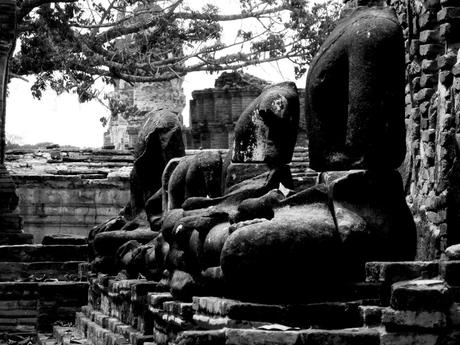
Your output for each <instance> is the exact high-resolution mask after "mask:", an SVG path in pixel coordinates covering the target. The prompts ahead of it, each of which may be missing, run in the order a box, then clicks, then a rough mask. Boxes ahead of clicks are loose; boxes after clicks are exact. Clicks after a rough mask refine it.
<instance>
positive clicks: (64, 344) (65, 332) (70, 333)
mask: <svg viewBox="0 0 460 345" xmlns="http://www.w3.org/2000/svg"><path fill="white" fill-rule="evenodd" d="M38 335H39V336H38V338H39V339H40V341H41V343H42V345H70V344H80V345H90V343H89V342H88V341H87V340H86V339H85V338H84V337H83V335H82V334H81V333H80V332H79V331H78V330H77V329H76V327H69V326H67V327H63V326H54V327H53V333H52V334H46V335H45V334H43V333H39V334H38Z"/></svg>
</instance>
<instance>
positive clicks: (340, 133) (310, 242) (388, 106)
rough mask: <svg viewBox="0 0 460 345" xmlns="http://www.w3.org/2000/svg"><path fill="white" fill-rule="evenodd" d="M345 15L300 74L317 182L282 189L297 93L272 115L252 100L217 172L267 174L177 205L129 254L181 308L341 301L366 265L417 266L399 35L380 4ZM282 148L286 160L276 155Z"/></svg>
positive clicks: (360, 4)
mask: <svg viewBox="0 0 460 345" xmlns="http://www.w3.org/2000/svg"><path fill="white" fill-rule="evenodd" d="M353 5H356V6H353ZM346 7H347V8H346V12H345V14H344V15H343V18H342V19H341V20H340V22H339V23H338V25H337V27H336V29H335V30H334V31H333V32H332V33H331V35H330V37H329V38H328V39H327V40H326V41H325V43H324V44H323V46H322V47H321V49H320V51H319V53H318V55H317V57H316V58H315V59H314V61H313V62H312V64H311V66H310V70H309V74H308V77H307V90H306V118H307V129H308V133H309V148H310V164H311V167H312V168H313V169H315V170H317V171H318V172H319V177H318V182H317V184H316V185H315V186H313V187H311V188H307V189H304V190H290V191H288V192H281V190H282V189H283V188H279V187H280V183H282V184H284V183H286V182H285V181H286V178H285V176H286V174H284V173H280V172H282V171H283V169H285V167H286V163H288V162H289V161H290V158H291V157H292V150H293V142H295V140H294V141H292V140H291V139H292V132H291V131H292V127H290V124H289V119H291V118H292V119H294V122H293V123H295V118H296V115H295V109H297V111H298V99H297V101H296V100H295V96H296V95H297V92H293V91H292V90H289V89H290V88H292V86H289V85H285V86H284V87H282V88H281V89H278V90H277V91H276V92H275V94H277V96H276V97H275V98H273V99H271V101H270V102H268V104H270V107H269V109H268V110H270V109H271V110H270V111H268V112H267V111H266V109H264V108H265V107H263V108H262V107H258V106H255V105H260V104H261V103H263V102H261V99H258V100H257V101H256V102H255V103H254V104H253V105H251V106H250V108H248V110H247V111H245V112H243V114H242V116H241V119H240V121H239V123H240V124H241V126H238V125H237V126H236V131H238V133H237V134H238V135H235V144H234V147H233V149H234V151H233V153H232V154H231V155H232V156H231V157H232V159H233V161H232V162H231V164H230V165H225V164H224V165H223V170H224V171H225V172H226V173H227V176H228V175H229V172H230V175H231V176H236V177H238V174H241V173H243V172H244V170H245V169H248V167H245V168H244V169H239V168H238V167H237V166H238V164H243V163H248V162H252V163H258V162H263V163H264V164H266V165H267V166H268V171H267V173H266V174H265V175H264V174H262V175H259V176H256V177H254V178H248V179H245V180H243V181H241V182H240V183H237V184H236V185H235V186H232V187H230V188H226V189H224V192H223V195H222V196H221V197H218V198H203V197H201V198H198V199H196V198H194V197H188V198H187V199H186V200H185V201H184V203H183V205H182V208H176V209H171V210H168V211H167V212H165V214H164V218H163V223H162V227H161V231H160V235H159V236H158V237H157V238H156V239H155V240H154V241H152V242H151V243H150V245H149V246H144V247H142V248H140V247H139V248H138V249H136V250H137V255H134V256H136V257H137V258H138V259H136V260H131V258H132V257H133V255H132V252H130V253H129V255H127V256H126V257H127V258H128V260H127V266H129V265H130V264H131V266H132V263H135V262H138V263H143V265H144V266H143V267H142V269H143V273H148V272H151V274H152V279H159V278H160V277H161V276H162V274H163V273H162V272H164V270H166V271H167V272H169V273H168V274H167V276H166V278H167V279H168V282H169V285H170V287H171V291H172V293H173V295H174V296H175V297H176V298H179V299H184V300H189V299H190V298H191V297H192V296H193V295H200V294H211V295H224V296H228V297H233V298H239V299H242V300H250V301H260V302H269V303H276V302H280V303H292V302H296V303H298V302H308V301H318V300H322V299H323V300H324V299H329V300H330V299H332V298H334V297H337V296H339V295H340V294H341V292H342V291H344V289H343V287H344V286H347V284H349V283H352V282H354V281H359V280H361V279H362V278H363V274H364V264H365V262H366V261H397V260H412V259H414V256H415V244H416V233H415V225H414V221H413V219H412V216H411V213H410V211H409V209H408V207H407V205H406V202H405V194H404V190H403V186H402V180H401V176H400V175H399V173H398V172H397V171H396V170H395V169H396V168H397V167H398V166H399V165H400V163H401V162H402V159H403V157H404V153H405V145H404V137H405V135H404V131H405V128H404V103H403V100H404V80H403V78H404V48H403V37H402V31H401V28H400V26H399V24H398V23H397V20H396V17H395V15H394V13H393V12H392V10H391V9H389V8H387V7H385V6H384V4H383V3H381V2H380V1H364V0H363V1H354V2H353V3H348V4H347V6H346ZM388 52H391V54H388ZM283 88H284V90H283ZM266 92H267V93H269V91H267V90H266ZM280 95H281V96H283V97H284V98H285V100H283V97H280ZM292 96H294V98H293V97H292ZM261 97H262V99H263V98H264V97H266V98H267V99H268V98H270V97H268V96H267V94H266V95H265V96H264V95H261ZM258 102H259V103H258ZM279 104H282V105H283V104H284V108H283V109H291V111H290V112H289V113H287V112H280V114H285V115H288V114H289V116H286V117H285V116H280V115H279V114H278V115H277V111H278V110H277V109H278V105H279ZM280 109H281V108H280ZM267 113H268V114H267ZM293 114H294V115H293ZM272 120H273V121H272ZM280 121H281V122H282V124H283V126H280V124H279V122H280ZM244 124H247V125H244ZM248 124H249V125H248ZM267 129H273V133H276V135H275V136H273V137H270V136H269V135H267V133H268V132H269V131H267ZM244 132H245V134H243V133H244ZM283 133H285V134H284V135H283ZM240 134H241V136H240ZM283 139H286V141H285V144H286V150H285V151H283V150H281V149H280V146H277V145H278V144H277V143H280V142H283ZM273 144H275V145H273ZM273 148H275V149H273ZM278 152H284V153H283V154H278ZM267 158H268V159H267ZM271 158H273V159H271ZM232 164H234V165H235V166H232ZM226 181H228V179H226ZM170 183H171V180H170ZM209 200H211V201H209ZM205 201H206V202H205ZM141 266H142V265H141ZM137 267H139V265H138V266H137Z"/></svg>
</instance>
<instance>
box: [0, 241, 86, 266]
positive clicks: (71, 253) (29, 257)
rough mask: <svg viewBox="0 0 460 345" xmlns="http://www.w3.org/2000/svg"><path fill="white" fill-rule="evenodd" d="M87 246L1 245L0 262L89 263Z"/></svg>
mask: <svg viewBox="0 0 460 345" xmlns="http://www.w3.org/2000/svg"><path fill="white" fill-rule="evenodd" d="M87 252H88V247H87V246H86V245H80V246H74V245H50V246H43V245H41V244H33V245H28V244H25V245H8V246H7V245H0V262H33V261H35V262H36V261H58V262H62V261H87V260H88V256H87V255H88V254H87Z"/></svg>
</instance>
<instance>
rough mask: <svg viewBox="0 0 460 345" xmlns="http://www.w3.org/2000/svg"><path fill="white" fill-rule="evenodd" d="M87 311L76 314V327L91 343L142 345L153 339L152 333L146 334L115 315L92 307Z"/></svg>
mask: <svg viewBox="0 0 460 345" xmlns="http://www.w3.org/2000/svg"><path fill="white" fill-rule="evenodd" d="M85 312H86V313H83V312H79V313H77V314H76V320H75V327H76V331H77V334H81V336H82V337H83V338H84V339H85V341H88V342H89V343H90V344H98V345H99V344H101V345H102V344H120V345H124V344H126V345H128V344H132V345H142V344H144V343H146V342H149V341H152V340H153V337H152V336H151V335H144V334H143V332H140V331H138V330H137V329H135V328H133V327H131V326H129V325H126V324H124V323H122V322H121V321H120V320H118V319H117V318H115V317H109V316H108V315H106V314H103V313H102V312H100V311H95V310H91V309H90V310H88V309H86V310H85ZM88 313H89V315H87V314H88Z"/></svg>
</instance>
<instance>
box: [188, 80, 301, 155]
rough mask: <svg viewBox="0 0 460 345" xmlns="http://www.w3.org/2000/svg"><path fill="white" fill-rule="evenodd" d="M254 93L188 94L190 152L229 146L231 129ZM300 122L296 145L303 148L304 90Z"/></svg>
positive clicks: (210, 91)
mask: <svg viewBox="0 0 460 345" xmlns="http://www.w3.org/2000/svg"><path fill="white" fill-rule="evenodd" d="M260 92H261V91H260V90H257V89H241V88H235V89H232V88H226V89H219V88H213V89H204V90H197V91H194V92H193V93H192V97H193V99H192V100H191V101H190V124H191V128H190V132H191V137H192V139H191V142H190V143H188V146H187V147H188V148H190V149H198V148H200V147H201V148H204V149H209V148H212V149H223V148H228V147H229V143H231V142H232V136H233V128H234V126H235V123H236V121H237V120H238V118H239V117H240V115H241V113H242V112H243V111H244V110H245V109H246V107H247V106H248V105H249V104H250V103H251V102H252V101H253V100H254V99H255V98H257V96H259V94H260ZM299 96H300V121H299V134H298V140H297V145H298V146H307V143H306V125H305V114H304V113H305V111H304V109H305V100H304V98H305V90H304V89H299Z"/></svg>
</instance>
